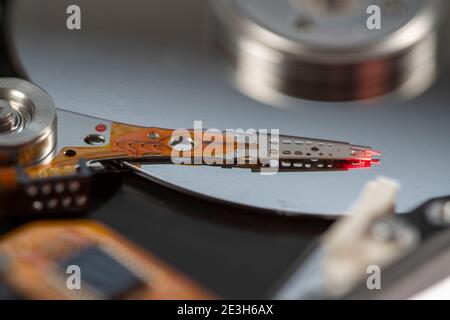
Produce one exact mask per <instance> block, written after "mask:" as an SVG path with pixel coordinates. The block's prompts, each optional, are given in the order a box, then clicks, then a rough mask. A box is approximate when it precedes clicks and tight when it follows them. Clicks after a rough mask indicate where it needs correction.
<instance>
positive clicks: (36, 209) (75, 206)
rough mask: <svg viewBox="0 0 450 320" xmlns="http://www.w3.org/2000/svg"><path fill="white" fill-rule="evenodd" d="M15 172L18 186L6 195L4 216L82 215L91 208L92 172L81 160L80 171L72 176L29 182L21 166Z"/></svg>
mask: <svg viewBox="0 0 450 320" xmlns="http://www.w3.org/2000/svg"><path fill="white" fill-rule="evenodd" d="M17 172H18V187H17V188H15V190H14V191H13V192H10V193H5V194H6V196H7V198H6V199H7V201H4V204H3V206H4V207H0V212H4V214H3V215H6V216H9V217H11V216H13V217H44V216H49V217H55V216H59V215H65V216H67V215H68V214H78V213H84V212H87V211H88V210H89V209H90V203H91V178H92V176H93V172H92V171H91V169H89V168H88V167H87V165H86V162H85V161H84V160H80V163H79V170H78V171H77V173H76V174H73V175H62V176H55V177H48V178H39V179H31V178H30V177H28V176H27V174H26V173H25V171H24V170H23V168H22V167H18V168H17ZM3 196H5V195H3Z"/></svg>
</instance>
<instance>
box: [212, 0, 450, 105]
mask: <svg viewBox="0 0 450 320" xmlns="http://www.w3.org/2000/svg"><path fill="white" fill-rule="evenodd" d="M446 2H447V1H441V0H431V1H421V0H407V1H406V0H399V1H393V0H370V1H369V0H364V1H352V0H333V1H331V0H282V1H272V0H244V1H243V0H215V1H212V3H213V7H214V12H215V15H216V17H217V19H216V20H217V37H216V38H217V39H219V40H218V41H219V45H220V47H221V49H222V50H223V51H224V52H225V54H226V56H227V57H228V58H229V59H230V60H231V62H232V64H233V65H234V68H235V75H234V78H235V80H236V82H237V84H238V86H239V87H240V88H241V89H242V91H244V92H245V93H247V94H249V95H251V96H253V97H255V98H257V99H259V100H262V101H263V102H268V103H270V102H274V101H276V100H277V99H278V98H279V97H280V96H283V95H288V96H293V97H299V98H303V99H309V100H319V101H349V100H363V99H370V98H375V97H378V96H383V95H386V94H388V93H391V92H394V91H395V92H396V93H398V95H399V96H407V97H410V96H415V95H417V94H420V93H421V92H423V91H424V90H425V89H427V88H428V87H429V86H430V85H431V84H432V83H433V82H434V80H435V78H436V75H437V70H438V67H439V63H440V61H439V60H440V57H439V55H440V50H441V46H442V41H440V33H441V32H442V30H441V27H442V25H443V23H442V22H443V20H444V19H445V17H446V15H447V13H448V6H447V3H446Z"/></svg>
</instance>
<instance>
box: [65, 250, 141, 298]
mask: <svg viewBox="0 0 450 320" xmlns="http://www.w3.org/2000/svg"><path fill="white" fill-rule="evenodd" d="M71 265H75V266H78V267H79V268H80V270H82V278H81V279H82V281H81V288H82V289H81V290H84V289H85V288H86V287H88V288H91V289H92V290H94V292H97V293H98V294H100V295H102V296H103V297H104V298H106V299H118V298H120V297H121V296H123V295H124V294H126V293H128V292H130V291H133V290H135V289H137V288H139V287H140V286H143V285H144V283H143V282H142V281H141V280H140V279H139V277H138V276H137V275H135V274H134V273H133V272H132V271H131V270H129V269H128V268H127V267H126V266H124V265H123V264H122V263H120V262H119V261H117V260H116V259H115V258H113V257H112V256H111V255H109V254H108V253H106V252H105V251H104V250H103V249H101V248H100V247H98V246H95V247H88V248H85V249H84V250H82V251H81V252H79V253H77V254H76V255H75V256H72V257H69V258H68V259H66V260H64V261H62V262H60V263H59V266H60V267H61V268H62V270H64V271H65V270H67V268H68V267H69V266H71ZM64 271H63V272H64Z"/></svg>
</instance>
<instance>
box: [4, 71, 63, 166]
mask: <svg viewBox="0 0 450 320" xmlns="http://www.w3.org/2000/svg"><path fill="white" fill-rule="evenodd" d="M55 145H56V108H55V105H54V103H53V101H52V99H51V98H50V96H49V95H48V94H47V93H46V92H45V91H44V90H42V89H41V88H39V87H37V86H35V85H34V84H31V83H29V82H27V81H24V80H20V79H14V78H0V165H24V166H27V165H32V164H35V163H38V162H40V161H43V160H44V159H46V158H47V157H48V156H49V155H50V154H51V152H52V151H53V149H54V148H55Z"/></svg>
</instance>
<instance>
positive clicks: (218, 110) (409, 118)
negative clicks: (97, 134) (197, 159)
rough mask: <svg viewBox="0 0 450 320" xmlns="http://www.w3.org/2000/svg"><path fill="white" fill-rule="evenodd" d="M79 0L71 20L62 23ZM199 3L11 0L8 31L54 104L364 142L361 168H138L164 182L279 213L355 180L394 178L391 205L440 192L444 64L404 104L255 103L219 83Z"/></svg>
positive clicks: (342, 194) (350, 189)
mask: <svg viewBox="0 0 450 320" xmlns="http://www.w3.org/2000/svg"><path fill="white" fill-rule="evenodd" d="M69 4H79V5H80V7H81V9H82V30H80V31H68V30H67V29H66V24H65V19H66V16H67V15H66V8H67V6H68V5H69ZM206 5H207V1H205V0H197V1H183V0H152V1H141V0H130V1H127V3H126V5H125V4H124V3H123V2H119V1H108V0H95V1H93V0H83V1H66V0H41V1H33V0H16V1H14V10H13V12H12V30H11V31H12V36H13V41H14V43H15V46H16V48H17V52H18V56H19V58H20V60H21V61H22V64H23V66H24V68H25V70H26V72H27V73H28V75H29V76H30V78H31V79H32V80H33V81H34V82H36V83H37V84H39V85H40V86H42V87H43V88H45V89H46V90H47V91H48V92H49V93H50V95H51V96H52V97H53V99H54V100H55V102H56V105H57V107H59V108H63V109H67V110H71V111H75V112H80V113H85V114H88V115H92V116H96V117H100V118H107V119H111V120H115V121H122V122H128V123H132V124H136V125H148V126H160V127H172V128H178V127H184V128H190V127H192V126H193V121H194V120H203V122H204V123H203V124H204V127H214V128H219V129H225V128H244V129H248V128H256V129H258V128H268V129H270V128H280V129H281V133H283V134H291V135H300V136H307V137H308V136H309V137H316V138H322V139H332V140H341V141H349V142H351V143H354V144H360V145H371V146H372V147H374V148H375V149H377V150H381V151H382V152H383V156H382V163H381V164H380V165H379V166H377V167H375V168H373V169H370V170H359V171H352V172H332V173H322V172H317V173H283V174H278V175H275V176H261V175H259V174H255V173H251V172H249V171H246V170H239V169H230V170H224V169H220V168H209V167H175V166H166V165H160V166H145V167H144V168H143V169H144V170H148V171H149V172H151V173H153V174H156V175H157V176H159V177H161V178H163V179H164V180H165V181H167V182H168V183H172V184H175V185H178V186H181V187H184V188H188V189H191V190H194V191H197V192H200V193H203V194H207V195H211V196H215V197H219V198H222V199H225V200H231V201H235V202H239V203H245V204H249V205H255V206H259V207H268V208H273V209H277V210H280V211H281V212H285V211H289V212H304V213H322V214H336V213H337V214H339V213H342V212H343V211H344V209H345V208H346V207H347V205H348V203H349V202H350V200H351V199H354V198H355V197H356V196H357V194H358V193H359V191H360V189H361V188H362V186H363V185H364V183H365V182H366V181H368V180H369V179H372V178H373V177H375V176H378V175H386V176H389V177H392V178H395V179H397V180H399V181H400V182H401V183H402V192H401V195H400V198H399V205H398V208H399V210H400V211H406V210H409V209H411V208H413V207H414V206H416V205H417V204H419V203H421V202H423V201H424V200H426V199H428V198H431V197H436V196H441V195H447V194H449V193H450V183H449V181H450V170H449V169H448V164H449V163H450V143H449V142H448V137H450V126H449V120H450V108H449V106H448V104H449V101H450V90H449V89H450V72H447V73H446V74H444V75H443V77H442V79H441V80H440V81H439V82H438V83H436V84H435V85H434V86H433V87H432V88H431V89H430V90H429V91H428V92H427V93H425V94H424V95H422V96H420V97H418V98H416V99H415V100H413V101H410V102H407V103H401V104H400V103H389V102H384V103H383V104H382V105H380V104H376V103H375V102H372V103H361V104H357V103H351V104H343V103H340V104H329V103H314V102H307V101H301V100H293V103H295V104H296V107H297V108H296V110H283V109H276V108H273V107H271V106H267V105H263V104H261V103H258V102H256V101H254V100H252V99H250V98H247V97H246V96H244V95H242V94H241V93H239V92H238V91H236V90H235V89H234V88H233V87H231V86H230V85H229V82H228V79H227V78H226V76H225V74H224V72H223V68H222V65H221V62H222V60H221V59H220V58H219V57H216V56H215V55H214V54H213V53H212V51H211V49H210V48H209V46H208V44H207V43H206V42H205V30H204V26H205V22H206V20H207V16H206V10H205V9H206Z"/></svg>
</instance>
